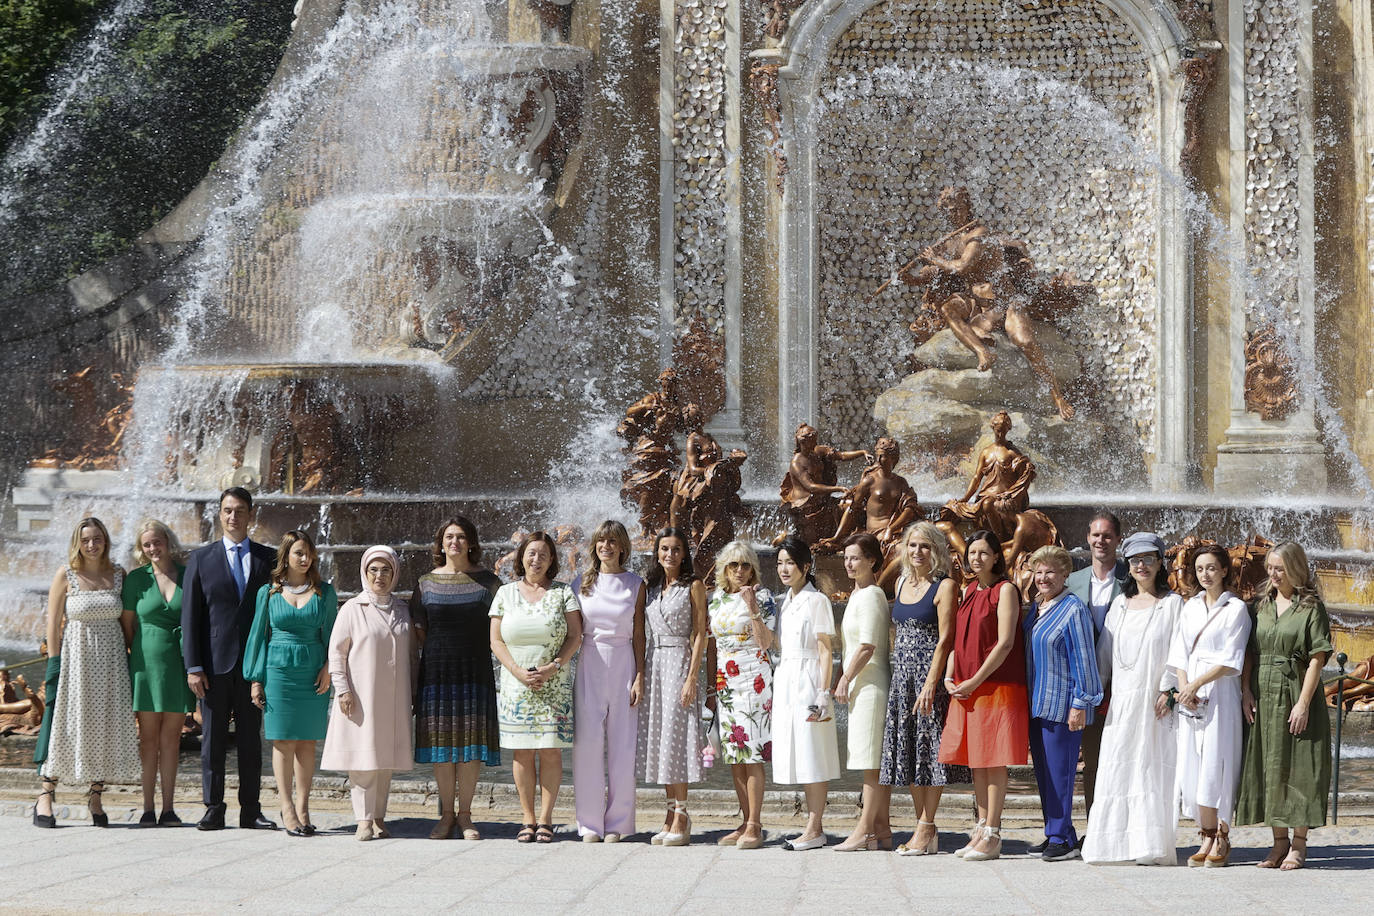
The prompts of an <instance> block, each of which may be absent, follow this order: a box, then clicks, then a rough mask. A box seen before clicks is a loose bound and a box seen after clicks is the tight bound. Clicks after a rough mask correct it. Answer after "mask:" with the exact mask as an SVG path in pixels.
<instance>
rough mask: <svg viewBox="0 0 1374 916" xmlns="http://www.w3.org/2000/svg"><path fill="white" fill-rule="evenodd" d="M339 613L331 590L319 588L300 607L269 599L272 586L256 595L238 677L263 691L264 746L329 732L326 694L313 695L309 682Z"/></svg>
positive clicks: (316, 674)
mask: <svg viewBox="0 0 1374 916" xmlns="http://www.w3.org/2000/svg"><path fill="white" fill-rule="evenodd" d="M338 613H339V598H338V595H337V594H335V592H334V586H332V585H330V584H329V583H328V582H322V583H320V588H319V591H317V592H316V593H315V594H313V595H311V597H310V600H309V601H307V602H306V603H305V605H304V606H302V607H295V606H293V605H292V604H291V603H290V602H288V601H287V600H286V599H285V598H284V597H282V594H281V592H277V593H276V594H272V586H271V585H264V586H263V587H262V588H261V589H259V590H258V610H257V614H256V615H255V616H254V618H253V629H252V630H250V631H249V632H248V647H247V648H246V649H245V650H244V653H243V676H244V678H245V679H246V680H249V681H256V682H259V683H261V684H262V685H263V693H264V695H265V696H266V697H267V708H266V709H265V710H264V711H263V735H264V736H265V737H266V738H267V740H268V741H320V740H322V739H323V738H324V734H325V731H326V730H327V729H328V726H329V691H327V690H326V691H325V692H324V693H316V692H315V679H316V678H317V677H319V674H320V669H321V668H324V667H325V665H326V663H327V662H328V659H329V649H328V646H329V635H330V633H332V632H333V630H334V618H335V617H337V616H338Z"/></svg>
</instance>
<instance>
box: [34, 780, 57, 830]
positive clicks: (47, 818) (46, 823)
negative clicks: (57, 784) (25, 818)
mask: <svg viewBox="0 0 1374 916" xmlns="http://www.w3.org/2000/svg"><path fill="white" fill-rule="evenodd" d="M44 795H46V796H48V797H49V798H51V799H53V800H54V801H56V800H57V790H56V789H44V790H43V791H42V792H39V793H38V797H39V798H42V797H43V796H44ZM33 825H34V826H35V827H46V828H48V829H52V828H53V827H56V826H57V815H56V814H39V813H38V802H34V803H33Z"/></svg>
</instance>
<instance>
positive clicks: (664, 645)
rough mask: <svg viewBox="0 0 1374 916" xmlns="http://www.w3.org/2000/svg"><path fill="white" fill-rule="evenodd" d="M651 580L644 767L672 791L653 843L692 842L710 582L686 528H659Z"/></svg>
mask: <svg viewBox="0 0 1374 916" xmlns="http://www.w3.org/2000/svg"><path fill="white" fill-rule="evenodd" d="M645 581H646V583H647V585H648V587H649V594H648V602H647V604H646V606H645V609H644V619H645V626H646V630H647V633H646V635H647V639H646V640H645V642H646V646H645V671H646V676H645V691H644V702H643V704H642V706H641V709H640V714H639V773H640V778H641V779H643V781H644V782H647V783H657V784H658V785H661V786H663V788H664V791H665V792H666V793H667V795H668V815H667V817H666V818H665V819H664V822H663V829H662V830H660V831H659V832H658V833H656V834H654V836H653V838H652V839H651V840H650V842H651V843H653V844H654V845H663V846H686V845H687V843H688V840H689V839H690V838H691V833H692V819H691V817H690V816H689V815H688V813H687V786H688V784H689V783H693V782H699V781H700V780H701V745H702V741H701V700H700V698H699V696H698V694H697V675H698V672H699V671H700V670H701V660H702V656H703V654H704V653H705V651H706V586H705V585H703V584H702V582H701V580H700V579H698V578H697V577H696V576H695V575H694V574H693V572H692V555H691V553H690V552H689V551H688V549H687V534H686V532H684V531H683V530H682V529H680V528H664V529H663V530H662V531H660V532H659V533H658V536H657V537H656V538H655V539H654V550H653V553H652V555H651V556H650V560H649V574H648V577H647V578H646V580H645Z"/></svg>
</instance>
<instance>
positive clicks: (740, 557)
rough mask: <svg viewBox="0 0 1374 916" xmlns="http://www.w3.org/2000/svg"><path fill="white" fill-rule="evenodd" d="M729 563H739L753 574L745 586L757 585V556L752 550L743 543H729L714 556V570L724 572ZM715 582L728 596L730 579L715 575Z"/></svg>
mask: <svg viewBox="0 0 1374 916" xmlns="http://www.w3.org/2000/svg"><path fill="white" fill-rule="evenodd" d="M731 563H741V564H743V565H745V566H748V567H749V569H750V570H752V573H753V574H752V575H751V577H750V580H749V582H748V583H747V584H749V585H757V584H758V582H759V555H758V554H757V553H755V552H754V548H752V547H750V546H749V545H748V544H746V543H744V542H743V541H731V542H730V543H728V544H726V545H725V546H724V547H722V548H721V550H720V553H718V554H717V555H716V569H718V570H721V571H722V572H724V570H725V567H727V566H729V565H730V564H731ZM716 581H717V582H719V583H720V588H721V591H723V592H725V593H726V594H730V578H729V577H728V576H725V575H717V576H716Z"/></svg>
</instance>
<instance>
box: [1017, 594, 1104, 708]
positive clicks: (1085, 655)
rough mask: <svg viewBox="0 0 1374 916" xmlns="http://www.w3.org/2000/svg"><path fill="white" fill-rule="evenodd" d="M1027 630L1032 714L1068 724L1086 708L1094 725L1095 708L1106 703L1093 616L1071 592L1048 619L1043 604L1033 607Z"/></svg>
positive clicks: (1060, 599) (1056, 603) (1054, 606)
mask: <svg viewBox="0 0 1374 916" xmlns="http://www.w3.org/2000/svg"><path fill="white" fill-rule="evenodd" d="M1023 626H1024V627H1025V629H1026V669H1027V670H1026V681H1027V683H1028V684H1029V685H1030V714H1031V715H1032V716H1033V717H1035V718H1038V719H1044V720H1046V721H1049V722H1067V721H1068V720H1069V710H1070V709H1071V708H1072V709H1086V710H1087V711H1088V721H1089V722H1091V721H1092V718H1093V709H1094V708H1095V707H1096V706H1097V705H1098V704H1099V703H1101V702H1102V678H1101V676H1100V675H1099V674H1098V673H1097V647H1096V644H1095V641H1094V640H1093V617H1092V612H1091V611H1089V610H1088V608H1087V605H1085V604H1084V603H1083V602H1082V601H1081V600H1080V599H1079V598H1078V597H1077V596H1076V595H1074V594H1073V593H1072V592H1070V591H1068V590H1065V591H1063V592H1061V593H1060V595H1059V597H1058V598H1057V599H1055V600H1054V602H1053V603H1052V604H1051V605H1050V607H1049V609H1048V610H1047V611H1046V612H1045V613H1044V614H1041V613H1040V602H1038V601H1037V602H1036V603H1035V604H1032V605H1031V608H1030V613H1028V614H1027V615H1026V622H1025V623H1024V624H1023Z"/></svg>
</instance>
